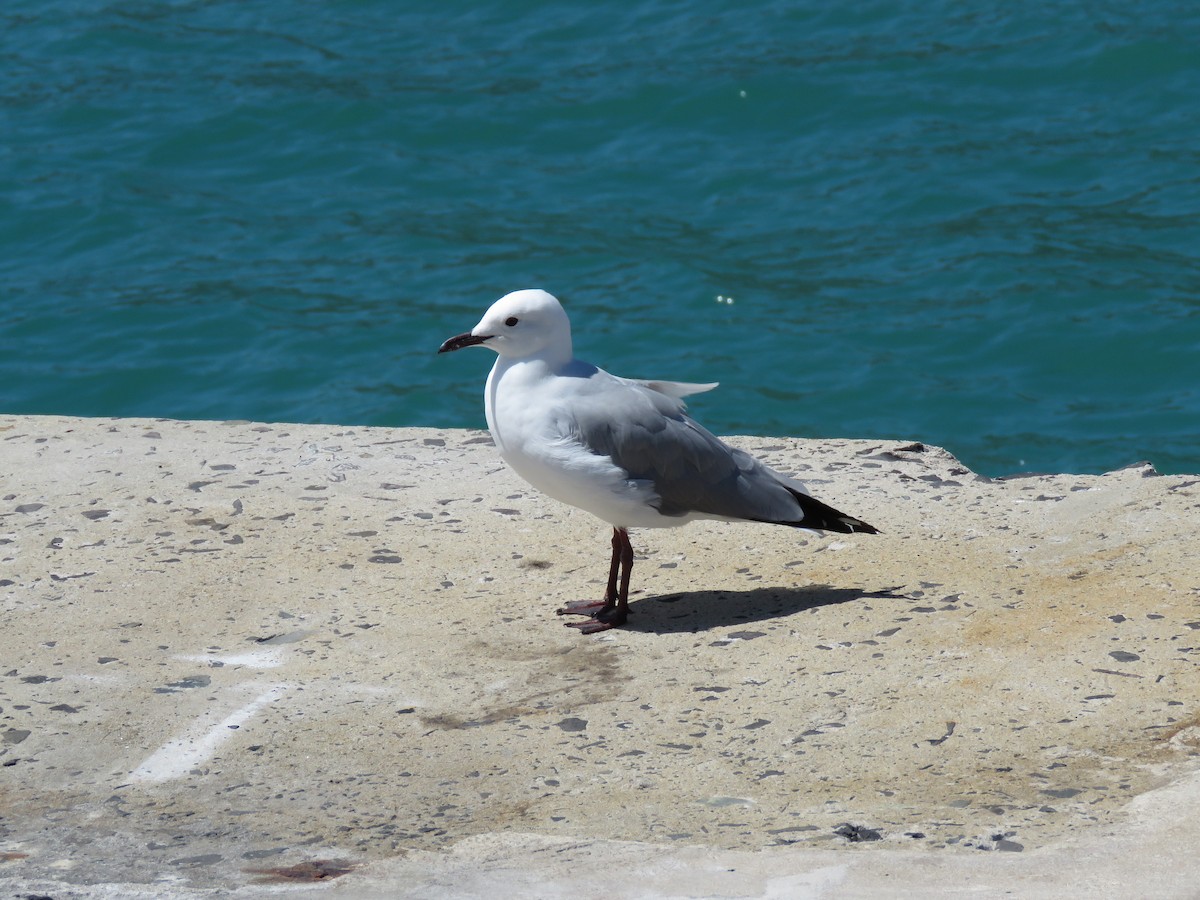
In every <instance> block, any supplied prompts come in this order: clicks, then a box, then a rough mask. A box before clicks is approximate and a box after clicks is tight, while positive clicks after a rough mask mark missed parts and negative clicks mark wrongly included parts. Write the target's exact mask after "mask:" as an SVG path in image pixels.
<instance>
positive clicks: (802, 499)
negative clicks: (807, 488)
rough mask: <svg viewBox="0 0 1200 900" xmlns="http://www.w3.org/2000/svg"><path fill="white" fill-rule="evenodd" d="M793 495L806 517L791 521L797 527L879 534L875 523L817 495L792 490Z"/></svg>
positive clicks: (846, 532) (848, 532) (845, 532)
mask: <svg viewBox="0 0 1200 900" xmlns="http://www.w3.org/2000/svg"><path fill="white" fill-rule="evenodd" d="M792 495H793V496H794V497H795V498H796V500H797V502H799V504H800V511H801V512H803V513H804V518H803V519H801V520H800V521H799V522H793V523H789V524H793V525H795V526H796V527H797V528H815V529H817V530H818V531H836V532H839V533H840V534H856V533H861V534H879V529H878V528H876V527H875V526H874V525H868V524H867V523H866V522H864V521H863V520H862V519H856V518H854V516H848V515H846V514H845V513H844V512H839V511H838V510H836V509H834V508H833V507H832V506H830V505H829V504H828V503H822V502H821V501H820V500H818V499H817V498H816V497H810V496H809V495H808V494H802V493H800V492H799V491H792Z"/></svg>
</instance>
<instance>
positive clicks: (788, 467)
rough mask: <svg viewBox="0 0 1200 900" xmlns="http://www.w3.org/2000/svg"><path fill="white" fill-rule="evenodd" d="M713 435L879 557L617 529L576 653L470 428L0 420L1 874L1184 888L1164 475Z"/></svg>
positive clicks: (595, 558) (1174, 491)
mask: <svg viewBox="0 0 1200 900" xmlns="http://www.w3.org/2000/svg"><path fill="white" fill-rule="evenodd" d="M734 443H737V444H738V445H739V446H742V447H744V448H746V449H748V450H750V451H752V452H754V453H756V454H759V455H761V456H763V457H765V458H766V459H767V460H768V462H770V464H771V465H773V466H775V467H777V468H779V469H781V470H783V471H787V472H792V473H795V474H796V475H798V476H799V477H800V478H802V479H803V480H805V481H807V482H808V483H809V484H810V485H811V486H812V487H813V489H814V492H815V493H817V494H818V495H819V496H821V497H822V498H823V499H825V500H827V501H828V502H830V503H832V504H834V505H835V506H838V507H839V508H842V509H845V510H846V511H847V512H849V513H852V514H855V515H861V516H862V517H864V518H865V519H867V521H870V522H871V523H872V524H874V525H876V526H878V527H879V528H881V529H882V530H883V531H884V534H882V535H879V536H877V537H870V536H858V535H855V536H852V537H851V538H849V539H847V538H846V537H845V536H837V537H815V536H813V535H805V534H802V533H801V534H798V533H796V532H793V531H790V530H788V529H783V528H772V527H770V526H754V525H727V524H721V523H701V524H694V525H691V526H688V527H686V528H682V529H672V530H659V531H651V530H646V531H639V532H637V533H636V534H635V535H634V545H635V548H636V549H637V551H638V553H639V557H638V560H637V563H636V564H635V566H634V575H633V580H634V587H635V589H638V590H639V591H640V593H638V594H637V598H638V599H637V600H636V601H635V602H634V603H633V606H632V611H633V615H632V617H631V622H630V625H629V627H628V628H626V629H622V630H620V631H616V632H607V633H605V634H602V635H597V636H593V637H582V636H580V635H578V634H577V633H575V632H574V631H572V630H570V629H566V628H563V627H562V624H561V620H558V619H557V618H556V617H555V616H554V609H555V608H556V607H557V606H558V605H560V604H561V603H562V602H563V601H566V600H569V599H576V598H579V597H590V596H592V595H596V594H597V593H598V592H599V591H600V590H601V589H602V586H601V583H600V582H601V578H602V576H603V575H604V574H605V570H606V566H607V537H606V528H605V526H603V525H601V524H600V523H598V522H597V521H596V520H594V519H592V518H590V517H589V516H587V515H586V514H584V513H580V512H576V511H573V510H569V509H567V508H565V507H562V506H560V505H558V504H556V503H554V502H553V501H550V500H546V499H544V498H542V497H540V496H538V495H537V494H536V493H534V492H533V491H532V490H531V489H528V488H526V486H525V485H524V484H523V483H522V482H520V481H519V480H518V479H517V478H516V477H515V476H514V475H512V474H511V473H510V472H509V471H508V470H507V469H505V468H504V467H503V465H502V464H501V463H500V461H499V459H498V458H497V457H496V455H495V452H494V450H493V449H492V448H491V446H490V440H489V439H488V438H487V436H486V435H485V434H481V433H478V432H463V431H435V430H426V429H397V430H390V429H367V428H336V427H325V426H300V425H262V424H254V423H232V422H178V421H164V420H128V419H125V420H96V419H71V418H57V417H11V416H10V417H0V479H2V481H0V593H2V596H3V598H4V606H3V610H4V612H3V616H4V619H3V625H4V627H3V629H2V630H0V670H2V671H0V785H2V790H3V795H2V808H0V809H2V818H0V886H3V887H6V888H8V889H9V890H10V891H24V892H25V893H30V892H34V893H37V892H40V893H44V894H47V895H51V896H53V895H55V892H56V891H57V892H60V893H61V891H62V890H67V889H69V890H70V891H71V892H72V893H71V894H70V895H71V896H137V895H138V894H139V893H143V894H144V896H164V895H168V894H169V895H174V896H209V895H212V893H213V892H217V893H220V894H221V895H229V894H230V893H232V894H233V895H236V896H252V895H253V896H257V895H258V894H268V893H269V894H272V895H275V894H278V893H279V892H281V891H286V890H288V889H287V888H286V887H283V886H281V885H287V884H289V883H295V882H297V881H300V880H303V879H305V878H307V879H309V880H310V881H320V882H321V884H322V886H321V887H320V888H313V887H311V886H310V887H307V888H305V890H308V891H311V890H314V889H319V890H322V891H333V892H336V893H339V894H341V895H343V896H354V897H358V896H362V897H373V896H379V897H384V896H388V897H392V896H421V897H473V896H480V897H482V896H485V895H487V896H489V897H495V896H560V895H561V896H568V895H569V896H572V897H591V896H596V897H601V896H604V897H614V896H630V897H633V896H720V897H759V896H763V897H766V896H779V897H782V896H788V897H797V896H831V895H836V896H872V895H873V896H878V895H879V892H880V891H886V892H887V893H888V894H889V895H890V896H914V897H915V896H926V895H928V894H929V893H930V892H940V893H954V892H956V891H961V892H964V893H965V892H967V891H968V890H969V891H971V893H972V895H973V896H991V895H993V894H995V895H999V894H1001V893H1003V892H1005V891H1009V892H1011V891H1016V892H1017V893H1019V894H1020V895H1022V896H1026V897H1031V896H1046V897H1049V896H1062V895H1063V894H1064V893H1067V894H1070V893H1085V894H1089V893H1090V894H1114V893H1136V894H1138V895H1140V896H1190V895H1191V892H1192V891H1193V890H1194V885H1195V883H1196V880H1197V877H1198V876H1200V862H1197V861H1196V857H1195V854H1194V852H1192V851H1193V849H1194V847H1195V846H1196V845H1197V841H1198V840H1200V826H1197V824H1196V822H1195V817H1194V814H1193V813H1194V810H1195V808H1196V802H1197V800H1200V781H1198V780H1197V778H1198V777H1200V776H1197V775H1196V774H1195V773H1196V772H1197V767H1196V765H1195V755H1196V752H1197V748H1200V728H1198V727H1197V726H1198V725H1200V700H1198V699H1197V698H1198V696H1200V691H1198V688H1200V670H1198V667H1197V661H1198V660H1200V610H1198V609H1197V601H1198V600H1200V577H1198V576H1197V575H1196V571H1195V546H1196V537H1195V533H1194V532H1195V528H1196V523H1197V521H1198V514H1200V490H1198V488H1200V479H1197V478H1195V477H1189V476H1156V475H1155V473H1154V472H1153V469H1151V468H1150V467H1148V466H1142V467H1135V468H1131V469H1125V470H1121V471H1119V472H1114V473H1110V474H1108V475H1103V476H1075V475H1052V476H1028V477H1022V478H1017V479H1011V480H1004V481H992V480H988V479H985V478H981V477H978V476H975V475H974V474H972V473H971V472H969V471H967V470H966V469H965V468H964V467H963V466H961V465H960V464H959V463H958V462H957V461H956V460H955V459H954V458H953V457H952V456H950V455H949V454H947V453H946V452H945V451H942V450H940V449H938V448H933V447H924V446H921V445H919V444H911V443H910V444H905V443H904V442H900V441H822V442H816V441H796V440H782V439H763V438H741V439H737V440H735V441H734ZM876 837H877V838H878V839H877V840H876V839H875V838H876ZM297 865H300V866H301V868H298V869H296V868H289V867H294V866H297ZM347 869H349V870H350V871H349V872H348V873H347V874H339V873H341V872H342V871H344V870H347ZM730 870H733V871H730ZM272 879H273V880H272Z"/></svg>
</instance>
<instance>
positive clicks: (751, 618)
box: [623, 584, 897, 634]
mask: <svg viewBox="0 0 1200 900" xmlns="http://www.w3.org/2000/svg"><path fill="white" fill-rule="evenodd" d="M896 596H897V595H895V594H892V593H891V592H890V591H862V590H856V589H854V588H835V587H830V586H829V585H825V584H812V585H807V586H805V587H801V588H790V587H759V588H751V589H750V590H741V591H739V590H732V591H684V592H682V593H679V594H662V595H660V596H657V597H641V598H639V599H637V600H634V601H632V602H631V603H630V604H629V620H628V621H627V622H626V623H625V625H624V626H623V627H624V628H625V630H627V631H645V632H652V633H654V634H680V633H683V634H687V633H691V632H698V631H709V630H711V629H713V628H722V627H726V626H731V625H746V624H749V623H753V622H762V621H766V620H768V619H779V618H783V617H784V616H790V615H793V614H795V613H798V612H805V611H807V610H812V609H818V608H820V607H822V606H836V605H838V604H840V603H850V602H853V601H855V600H867V599H871V598H875V599H878V598H880V597H896Z"/></svg>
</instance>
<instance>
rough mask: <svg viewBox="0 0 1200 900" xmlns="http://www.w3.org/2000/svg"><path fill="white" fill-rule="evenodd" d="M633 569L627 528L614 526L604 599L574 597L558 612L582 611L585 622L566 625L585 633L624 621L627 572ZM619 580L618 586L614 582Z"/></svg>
mask: <svg viewBox="0 0 1200 900" xmlns="http://www.w3.org/2000/svg"><path fill="white" fill-rule="evenodd" d="M632 570H633V545H632V544H631V543H629V532H628V531H626V530H625V529H624V528H614V529H613V537H612V561H611V562H610V563H609V567H608V587H607V589H606V590H605V592H604V600H603V601H586V600H577V601H575V602H574V603H568V604H567V605H566V606H564V607H563V608H562V609H560V610H559V611H558V614H559V615H560V616H561V615H584V616H588V617H589V618H588V619H587V621H585V622H566V623H564V624H566V625H567V626H568V627H569V628H578V629H579V630H580V631H582V632H583V633H584V634H594V633H596V632H597V631H607V630H608V629H610V628H616V627H617V626H618V625H623V624H625V620H626V619H627V618H628V617H629V575H630V573H631V572H632ZM618 580H619V581H620V587H619V588H618V586H617V582H618Z"/></svg>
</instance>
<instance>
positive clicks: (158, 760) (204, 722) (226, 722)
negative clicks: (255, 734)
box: [130, 684, 289, 781]
mask: <svg viewBox="0 0 1200 900" xmlns="http://www.w3.org/2000/svg"><path fill="white" fill-rule="evenodd" d="M288 688H289V685H287V684H272V685H269V686H267V688H266V689H265V690H263V691H262V692H261V693H259V694H258V696H256V697H255V698H254V699H253V700H251V701H250V702H249V703H247V704H245V705H244V706H241V707H239V708H238V709H235V710H234V711H233V712H231V713H229V715H227V716H225V718H223V719H221V720H220V721H213V718H212V716H201V717H200V718H198V719H196V720H195V722H193V723H192V725H191V727H190V728H188V730H187V731H186V732H184V733H183V734H182V735H180V736H179V737H176V738H172V739H171V740H169V741H167V742H166V743H165V744H163V745H162V746H161V747H159V748H158V749H157V750H155V751H154V752H153V753H151V754H150V755H149V756H148V757H146V759H145V760H144V761H143V762H142V764H141V765H140V766H138V767H137V768H136V769H134V770H133V772H131V773H130V775H131V776H132V778H133V779H134V780H135V781H169V780H171V779H173V778H179V777H181V776H183V775H186V774H187V773H188V772H190V771H191V770H192V769H194V768H195V767H196V766H198V765H200V764H201V763H203V762H204V761H205V760H208V759H211V758H212V756H213V754H214V753H216V752H217V748H218V747H220V746H221V744H223V743H224V742H225V741H227V740H229V738H230V737H232V736H233V735H234V734H236V733H237V730H238V729H239V728H241V726H242V725H244V724H246V723H247V722H249V721H250V720H251V719H252V718H253V717H254V716H255V715H256V714H257V713H258V712H259V711H260V710H262V709H264V708H265V707H267V706H269V705H270V704H272V703H274V702H275V701H276V700H278V699H279V698H280V697H281V696H283V694H284V693H285V692H286V691H287V690H288Z"/></svg>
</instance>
